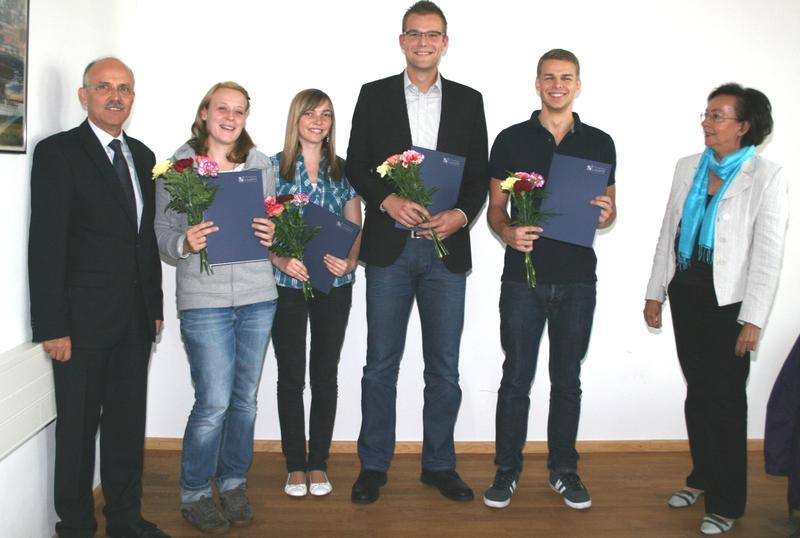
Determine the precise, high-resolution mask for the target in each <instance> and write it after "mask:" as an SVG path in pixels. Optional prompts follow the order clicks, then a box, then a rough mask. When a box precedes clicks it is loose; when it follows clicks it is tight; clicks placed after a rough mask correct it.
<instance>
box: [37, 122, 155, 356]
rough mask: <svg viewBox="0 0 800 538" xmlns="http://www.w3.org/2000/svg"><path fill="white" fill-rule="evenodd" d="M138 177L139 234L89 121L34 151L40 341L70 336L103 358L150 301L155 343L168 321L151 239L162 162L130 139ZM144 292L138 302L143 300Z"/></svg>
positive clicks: (73, 343)
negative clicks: (155, 175)
mask: <svg viewBox="0 0 800 538" xmlns="http://www.w3.org/2000/svg"><path fill="white" fill-rule="evenodd" d="M125 140H126V142H127V144H128V147H130V150H131V153H132V154H133V160H134V164H135V167H136V173H137V175H138V177H139V185H140V186H141V191H142V198H143V202H144V208H143V211H142V224H141V230H137V225H136V215H135V214H134V213H133V212H132V210H131V208H130V206H129V205H128V203H127V202H126V198H125V193H124V192H123V190H122V186H121V185H120V183H119V180H118V179H117V176H116V173H115V171H114V167H113V166H112V164H111V161H110V160H109V158H108V156H107V155H106V153H105V150H104V149H103V147H102V146H101V145H100V141H99V140H98V139H97V137H96V136H95V134H94V132H93V131H92V129H91V127H90V126H89V123H88V121H84V122H83V123H82V124H81V125H80V126H78V127H76V128H75V129H72V130H70V131H65V132H62V133H58V134H56V135H53V136H51V137H49V138H46V139H44V140H42V141H41V142H39V143H38V144H37V145H36V150H35V151H34V154H33V168H32V170H31V226H30V236H29V243H28V272H29V279H30V295H31V326H32V328H33V340H34V341H35V342H41V341H43V340H50V339H53V338H59V337H62V336H70V337H71V339H72V345H73V347H89V348H103V347H110V346H113V345H114V344H116V343H118V342H119V341H120V340H121V339H122V338H123V337H124V336H125V334H126V330H127V329H128V327H129V322H130V320H131V316H134V315H140V312H141V308H142V307H141V299H140V300H139V301H138V302H137V296H138V297H140V298H143V299H144V306H145V309H146V312H147V320H148V326H149V327H150V331H151V334H150V336H151V338H155V320H157V319H164V315H163V311H162V293H161V260H160V258H159V256H158V247H157V245H156V237H155V233H154V231H153V217H154V212H155V189H154V185H153V182H152V181H151V177H152V172H151V170H152V168H153V165H154V164H155V156H154V155H153V152H152V151H150V150H149V149H148V148H147V146H145V145H144V144H142V143H141V142H139V141H138V140H135V139H133V138H130V137H129V136H127V135H125ZM137 292H139V293H137Z"/></svg>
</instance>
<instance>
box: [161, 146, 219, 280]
mask: <svg viewBox="0 0 800 538" xmlns="http://www.w3.org/2000/svg"><path fill="white" fill-rule="evenodd" d="M218 172H219V165H218V164H217V163H216V162H214V161H212V160H211V159H209V158H208V157H205V156H203V155H198V156H196V157H195V158H194V159H179V160H177V161H173V160H171V159H166V160H164V161H161V162H160V163H157V164H156V165H155V166H154V167H153V180H156V179H158V178H161V179H162V180H163V181H164V189H166V191H167V192H168V193H169V196H170V201H169V204H167V207H166V209H172V210H175V211H177V212H178V213H185V214H186V220H187V221H188V222H189V226H194V225H196V224H200V223H201V222H203V212H204V211H205V210H206V209H208V208H209V207H210V206H211V203H212V202H213V201H214V196H216V194H217V190H218V189H219V185H213V184H211V183H209V178H211V177H215V176H216V175H217V173H218ZM200 271H201V272H202V271H205V272H206V274H211V273H213V272H214V270H213V269H212V268H211V266H210V265H209V263H208V251H207V250H206V249H203V250H201V251H200Z"/></svg>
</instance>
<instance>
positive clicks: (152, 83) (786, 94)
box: [130, 0, 800, 441]
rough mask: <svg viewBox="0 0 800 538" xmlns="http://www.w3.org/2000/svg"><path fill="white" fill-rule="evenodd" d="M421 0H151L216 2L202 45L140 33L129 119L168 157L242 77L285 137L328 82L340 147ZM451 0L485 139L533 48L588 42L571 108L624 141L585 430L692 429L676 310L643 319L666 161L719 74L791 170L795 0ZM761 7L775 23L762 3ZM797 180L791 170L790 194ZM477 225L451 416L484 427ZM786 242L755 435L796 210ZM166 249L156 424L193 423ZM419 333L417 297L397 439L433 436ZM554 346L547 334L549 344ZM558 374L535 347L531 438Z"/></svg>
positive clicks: (681, 144)
mask: <svg viewBox="0 0 800 538" xmlns="http://www.w3.org/2000/svg"><path fill="white" fill-rule="evenodd" d="M409 4H410V0H392V1H389V2H347V3H345V4H342V3H331V2H323V1H310V2H306V3H304V7H303V12H304V13H303V14H302V15H300V14H298V13H297V11H296V8H295V7H286V8H281V7H279V6H276V5H271V7H270V9H266V8H264V9H258V8H254V7H252V6H253V4H251V3H247V2H229V3H227V4H226V7H225V8H224V9H221V8H218V7H215V6H216V5H217V4H216V3H215V2H211V1H208V0H205V1H201V2H192V3H191V4H189V3H188V2H172V3H164V2H156V1H140V3H139V10H138V13H137V15H138V17H139V18H138V24H137V25H134V26H132V27H143V26H153V23H152V22H151V21H156V20H159V21H175V20H178V19H181V20H182V25H183V26H184V27H185V28H190V27H201V26H203V25H205V24H208V22H207V21H209V19H210V18H213V19H215V20H216V22H215V23H211V24H209V26H208V33H207V36H208V39H207V40H206V41H205V44H204V45H198V50H199V51H200V53H199V54H198V55H197V57H195V58H190V57H189V56H187V55H188V53H189V42H190V40H189V39H187V35H186V33H185V32H180V31H173V32H160V34H161V36H162V37H161V39H157V40H147V41H140V42H139V43H138V44H137V47H136V48H135V49H134V50H132V51H131V53H132V54H134V56H133V57H131V62H132V63H133V64H134V66H135V68H136V74H137V111H136V112H135V114H134V120H133V123H132V125H131V128H130V130H131V132H133V133H134V134H135V135H136V136H140V137H141V138H142V139H143V140H145V141H147V142H148V143H149V144H150V145H151V147H152V148H153V149H154V151H155V152H156V153H157V155H158V156H159V157H167V156H169V155H171V152H172V151H173V150H174V149H175V148H176V147H177V146H178V145H179V144H180V143H182V142H183V141H185V140H186V138H187V137H188V134H189V130H188V128H189V125H190V123H191V121H192V119H193V117H194V112H195V108H196V106H197V103H198V102H199V100H200V98H201V97H202V96H203V94H204V93H205V91H206V90H207V88H208V87H209V86H210V85H211V84H212V83H214V82H216V81H218V80H223V79H233V80H236V81H238V82H240V83H242V84H243V85H244V86H245V87H246V88H248V90H249V91H250V93H251V96H252V113H251V116H250V119H249V122H248V129H249V130H250V131H251V134H252V135H253V138H254V139H255V141H256V143H258V144H259V145H260V147H261V148H262V149H263V150H264V151H265V152H267V153H270V154H272V153H275V152H276V151H277V150H278V149H279V148H280V147H281V146H282V136H283V130H284V122H285V117H286V111H287V109H288V104H289V101H290V99H291V97H292V96H293V95H294V93H296V92H297V91H299V90H300V89H302V88H305V87H311V86H317V87H320V88H322V89H324V90H325V91H326V92H328V93H329V94H330V95H331V97H332V98H333V101H334V105H335V107H336V113H337V118H338V126H337V127H338V144H339V148H340V153H341V154H342V155H343V154H344V153H345V150H346V145H347V140H348V138H349V127H350V117H351V115H352V109H353V106H354V105H355V100H356V97H357V96H358V90H359V87H360V85H361V84H362V83H364V82H366V81H369V80H373V79H376V78H380V77H383V76H387V75H391V74H394V73H398V72H400V71H401V70H402V68H403V65H404V64H403V57H402V55H401V54H400V51H399V47H398V44H397V34H398V33H399V30H400V18H401V16H402V13H403V11H404V9H405V8H406V7H407V6H408V5H409ZM189 5H191V6H192V8H191V9H189V7H188V6H189ZM441 5H442V7H443V8H444V10H445V13H446V15H447V16H448V19H449V23H450V25H449V34H450V50H449V51H448V53H447V55H446V56H445V58H444V59H443V61H442V65H441V71H442V73H443V74H444V76H445V77H449V78H452V79H454V80H457V81H460V82H464V83H467V84H469V85H471V86H473V87H475V88H477V89H478V90H480V91H481V92H483V95H484V99H485V103H486V113H487V120H488V128H489V142H490V143H491V142H492V141H493V139H494V137H495V135H496V134H497V133H498V132H499V131H500V130H501V129H502V128H504V127H506V126H508V125H510V124H512V123H516V122H519V121H523V120H525V119H527V118H528V117H529V115H530V113H531V111H532V110H533V109H534V108H535V107H536V106H537V105H538V97H537V96H536V94H535V91H534V87H533V83H534V77H535V66H536V61H537V60H538V58H539V56H540V55H541V54H542V53H543V52H544V51H546V50H548V49H549V48H552V47H564V48H568V49H571V50H573V51H574V52H575V53H576V54H577V55H578V57H579V58H580V59H581V61H582V80H583V92H582V94H581V95H580V97H579V98H578V99H577V101H576V105H575V109H576V111H578V112H579V113H580V114H581V117H582V118H583V119H584V121H586V122H587V123H590V124H592V125H595V126H598V127H600V128H602V129H604V130H606V131H607V132H609V133H610V134H611V135H612V136H613V137H614V139H615V141H616V143H617V149H618V160H619V168H618V172H617V182H618V187H617V192H618V205H619V217H618V222H617V224H616V225H615V226H614V227H613V228H612V229H611V230H609V231H608V232H606V233H602V234H601V235H599V236H598V238H597V240H596V241H595V247H596V250H597V254H598V258H599V264H598V278H599V284H598V307H597V312H596V315H595V326H594V331H593V337H592V342H591V347H590V349H589V354H588V358H587V360H586V363H585V367H584V373H583V387H584V409H583V417H582V419H583V420H582V422H581V429H580V438H581V439H652V438H657V439H661V438H684V437H685V429H684V425H683V418H682V417H683V415H682V404H681V401H682V397H683V392H684V385H683V379H682V377H681V374H680V370H679V368H678V365H677V361H676V358H675V352H674V344H673V339H672V333H671V328H670V327H669V324H667V325H666V326H665V328H664V330H663V331H662V332H663V334H660V335H659V334H654V333H651V332H649V331H648V330H647V329H646V328H645V326H644V323H643V321H642V317H641V310H642V306H643V296H644V291H645V284H646V281H647V278H648V275H649V270H650V262H651V259H652V252H653V248H654V245H655V240H656V237H657V234H658V228H659V226H660V222H661V215H662V213H663V208H664V205H665V203H666V198H667V193H668V190H669V185H670V181H671V178H672V171H673V167H674V164H675V161H676V160H677V159H678V158H679V157H681V156H683V155H686V154H689V153H694V152H698V151H701V150H702V149H703V147H702V137H701V131H700V125H699V118H698V115H699V113H700V112H702V111H703V110H704V108H705V97H706V95H707V94H708V92H709V91H710V90H711V89H712V88H714V87H715V86H716V85H719V84H721V83H723V82H727V81H729V80H736V81H739V82H741V83H743V84H745V85H752V86H754V87H757V88H759V89H761V90H762V91H764V92H765V93H766V94H767V95H768V96H769V97H770V99H771V100H772V103H773V106H774V111H775V118H776V129H775V134H774V136H773V140H772V141H771V142H770V143H769V144H767V145H766V147H765V148H764V150H763V153H764V155H765V156H767V157H768V158H771V159H773V160H775V161H778V162H780V163H783V164H784V165H785V166H786V168H787V173H788V175H789V177H790V178H794V177H796V176H797V175H798V169H797V166H796V165H795V164H794V162H793V161H794V159H793V158H792V157H793V155H794V151H793V150H794V149H795V148H796V147H797V146H798V142H800V138H799V137H798V135H797V134H796V132H795V130H794V129H793V128H794V127H795V125H797V124H798V120H800V107H799V106H798V104H797V99H796V90H795V88H796V87H798V82H800V80H799V79H800V74H798V71H797V69H795V68H794V67H793V66H794V59H793V58H794V53H796V52H797V51H798V49H799V48H800V38H799V37H798V33H797V30H798V23H797V21H798V20H800V5H798V4H797V2H793V1H788V0H787V1H783V2H779V1H772V2H766V3H762V4H760V5H759V6H756V5H754V4H752V3H751V2H745V1H741V0H737V1H734V2H731V1H725V2H723V1H714V2H703V3H697V2H690V1H688V0H683V1H673V2H668V3H664V4H662V5H661V6H658V5H653V4H651V3H649V2H648V3H641V2H620V1H617V2H610V3H609V2H605V3H601V4H598V3H596V2H591V1H588V0H580V1H575V2H571V3H570V7H569V8H568V9H566V8H565V7H564V4H563V3H561V4H558V3H557V4H547V3H541V2H536V3H527V4H526V3H521V2H514V1H507V0H500V1H498V2H494V3H492V4H491V6H492V9H491V11H484V10H483V9H479V8H478V6H479V3H478V2H447V1H444V0H443V1H442V3H441ZM480 5H483V4H480ZM343 8H344V9H343ZM284 10H285V11H284ZM765 13H770V14H780V16H770V17H765V16H764V14H765ZM767 19H768V20H769V21H770V22H769V23H766V22H761V21H765V20H767ZM567 20H569V22H567ZM222 22H224V23H225V24H218V23H222ZM228 23H230V24H228ZM231 25H232V26H233V27H235V28H236V30H234V31H232V30H231ZM222 28H224V30H223V29H222ZM798 196H800V193H798V190H797V189H796V188H793V190H792V197H793V201H794V203H793V205H794V206H796V207H797V205H798V204H797V199H798ZM472 234H473V258H474V269H473V272H472V275H471V276H470V277H469V279H468V292H467V312H466V326H465V328H464V336H463V339H462V348H461V349H462V357H461V364H462V367H461V372H462V389H463V394H464V397H463V404H462V409H461V413H460V417H459V421H458V425H457V429H456V435H457V438H458V440H488V441H491V440H493V438H494V418H493V417H494V406H495V401H496V390H497V387H498V385H499V380H500V373H501V369H500V366H501V364H502V358H503V356H502V352H501V348H500V342H499V331H498V327H499V319H498V311H497V302H498V294H499V276H500V272H501V270H502V260H503V248H502V247H501V245H500V244H499V243H498V242H497V241H496V240H495V239H494V238H493V237H492V236H491V234H490V233H489V232H488V228H487V226H486V224H485V220H484V216H483V215H482V216H481V218H480V220H479V222H477V224H476V225H475V227H474V229H473V232H472ZM787 243H788V245H790V246H789V248H788V249H787V256H786V261H785V264H784V277H783V278H782V284H781V288H780V296H779V297H778V300H777V302H776V305H775V311H774V314H773V316H772V319H771V321H770V323H769V326H768V328H767V330H766V331H765V332H764V340H763V342H762V344H761V352H760V353H759V360H758V361H757V363H756V364H755V365H754V368H753V369H752V374H751V379H750V409H751V411H750V431H749V435H750V437H761V436H762V435H763V420H764V407H765V402H766V399H767V397H768V394H769V390H770V388H771V385H772V382H773V380H774V377H775V375H776V372H777V369H778V368H779V366H780V363H781V362H782V359H783V357H785V354H786V351H787V350H788V349H789V347H790V344H791V343H792V342H793V341H794V338H795V337H796V336H797V333H798V331H799V330H800V327H798V324H797V322H796V318H795V316H794V312H793V310H792V305H791V303H790V301H789V300H788V297H790V296H797V292H798V290H797V283H796V279H792V278H791V275H794V274H797V269H798V264H799V263H800V259H799V257H800V252H798V249H797V247H796V246H795V245H796V244H797V226H794V227H793V228H792V230H791V233H790V236H789V241H788V242H787ZM165 268H166V271H165V278H164V290H165V296H166V297H167V301H166V303H167V304H166V306H167V311H166V318H167V319H166V322H167V323H166V329H165V333H164V335H163V338H162V340H161V342H160V343H159V344H158V346H157V348H156V353H155V354H154V357H153V365H152V369H151V376H150V407H149V417H148V435H150V436H154V437H162V436H163V437H181V436H182V433H183V428H184V425H185V419H186V416H187V413H188V411H189V409H190V407H191V404H192V388H191V384H190V382H189V373H188V366H187V362H186V358H185V354H184V351H183V348H182V346H181V342H180V338H179V332H178V321H177V319H176V317H175V312H174V300H173V296H174V289H175V288H174V273H173V271H172V268H171V267H166V266H165ZM358 277H359V281H358V283H357V285H356V287H355V290H354V304H353V310H352V315H351V320H350V325H349V328H348V334H347V339H346V341H345V346H344V351H343V354H342V361H341V366H340V376H339V381H340V404H339V411H338V416H337V423H336V429H335V432H334V437H335V439H345V440H347V439H355V438H356V437H357V435H358V429H359V425H360V408H359V395H360V385H359V382H360V374H361V368H362V366H363V364H364V354H365V342H366V320H365V316H364V281H363V272H362V271H361V270H359V272H358ZM419 334H420V333H419V325H418V321H417V319H416V313H414V314H413V318H412V322H411V325H410V327H409V338H408V342H407V346H406V353H405V358H404V361H403V367H402V368H401V374H400V382H399V393H398V399H399V403H400V406H399V408H398V422H397V438H398V439H401V440H419V439H420V438H421V406H422V360H421V346H420V339H419ZM546 350H547V348H546V346H545V345H543V348H542V356H543V357H546ZM543 364H545V365H546V362H544V363H543ZM275 379H276V368H275V363H274V358H273V355H272V352H271V351H270V353H269V355H268V359H267V364H266V367H265V369H264V375H263V379H262V384H261V393H260V395H261V398H260V403H259V417H258V423H257V429H256V436H257V438H259V439H278V438H279V429H278V424H277V414H276V402H275ZM548 390H549V388H548V382H547V368H546V367H540V368H539V372H538V378H537V380H536V382H535V385H534V391H533V412H532V416H531V428H530V430H529V432H530V433H529V438H530V439H532V440H540V439H544V438H545V432H546V429H545V424H546V411H547V401H548Z"/></svg>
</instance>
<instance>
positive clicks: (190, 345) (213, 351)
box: [180, 301, 275, 503]
mask: <svg viewBox="0 0 800 538" xmlns="http://www.w3.org/2000/svg"><path fill="white" fill-rule="evenodd" d="M274 316H275V301H270V302H261V303H255V304H249V305H244V306H238V307H229V308H195V309H190V310H183V311H181V313H180V319H181V335H182V336H183V342H184V345H185V346H186V352H187V354H188V355H189V365H190V367H191V371H192V384H193V385H194V406H193V407H192V412H191V413H190V415H189V421H188V422H187V424H186V432H185V433H184V435H183V452H182V454H181V502H183V503H188V502H193V501H197V500H199V499H201V498H203V497H210V496H211V481H212V480H213V479H216V481H217V488H218V489H219V491H220V492H223V491H228V490H231V489H235V488H238V487H241V486H242V485H244V484H245V483H246V482H247V470H248V468H249V467H250V463H251V462H252V460H253V430H254V425H255V420H256V393H257V392H258V384H259V381H260V379H261V367H262V366H263V364H264V355H265V353H266V351H267V342H268V341H269V333H270V329H271V327H272V319H273V317H274Z"/></svg>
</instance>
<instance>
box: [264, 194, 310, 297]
mask: <svg viewBox="0 0 800 538" xmlns="http://www.w3.org/2000/svg"><path fill="white" fill-rule="evenodd" d="M307 203H308V195H307V194H303V193H298V194H282V195H280V196H278V197H277V198H276V197H275V196H269V197H267V199H266V200H264V211H266V213H267V216H269V217H270V218H272V219H273V220H274V221H275V238H274V239H273V241H272V246H271V247H270V250H271V251H272V252H274V253H275V254H277V255H278V256H281V257H284V258H296V259H297V260H300V261H301V262H302V261H303V252H304V251H305V248H306V243H308V242H309V241H310V240H311V238H312V237H314V236H315V235H317V232H319V226H315V227H313V228H308V227H306V223H305V221H304V220H303V214H302V209H301V208H302V207H303V206H304V205H306V204H307ZM302 284H303V297H305V299H306V300H309V299H311V298H313V297H314V292H313V291H312V289H311V282H309V281H308V280H306V281H303V283H302Z"/></svg>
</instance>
